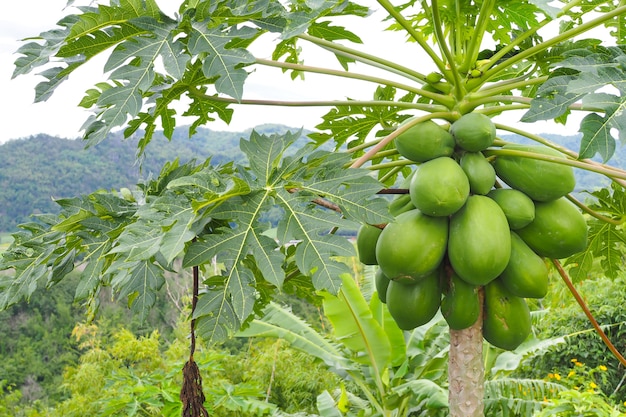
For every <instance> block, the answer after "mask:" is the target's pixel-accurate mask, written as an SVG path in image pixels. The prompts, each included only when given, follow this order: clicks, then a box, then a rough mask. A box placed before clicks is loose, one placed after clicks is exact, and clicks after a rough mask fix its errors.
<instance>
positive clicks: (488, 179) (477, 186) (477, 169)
mask: <svg viewBox="0 0 626 417" xmlns="http://www.w3.org/2000/svg"><path fill="white" fill-rule="evenodd" d="M459 164H460V165H461V168H462V169H463V171H464V172H465V175H466V176H467V179H468V180H469V185H470V191H471V192H472V193H474V194H482V195H485V194H487V193H488V192H489V190H491V189H492V188H493V185H494V184H495V182H496V171H495V170H494V169H493V166H492V165H491V164H490V163H489V161H487V159H486V158H485V157H484V156H483V154H482V153H480V152H465V153H464V154H463V156H462V157H461V161H460V162H459Z"/></svg>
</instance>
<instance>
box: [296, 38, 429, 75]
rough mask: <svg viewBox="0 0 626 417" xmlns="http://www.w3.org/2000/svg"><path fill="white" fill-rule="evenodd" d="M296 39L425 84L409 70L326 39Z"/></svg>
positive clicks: (417, 73) (416, 73) (416, 72)
mask: <svg viewBox="0 0 626 417" xmlns="http://www.w3.org/2000/svg"><path fill="white" fill-rule="evenodd" d="M298 38H300V39H303V40H307V41H309V42H311V43H313V44H316V45H317V46H319V47H321V48H324V49H326V50H329V51H331V52H333V53H336V54H339V55H342V56H347V57H349V58H353V59H355V60H357V61H359V62H362V63H364V64H368V65H371V66H374V67H376V68H380V69H383V70H386V71H390V72H393V73H395V74H398V75H401V76H404V77H406V78H409V79H410V80H412V81H419V82H421V83H424V82H426V76H425V75H424V74H422V73H420V72H418V71H415V70H413V69H411V68H408V67H405V66H403V65H400V64H398V63H396V62H393V61H388V60H386V59H383V58H381V57H379V56H376V55H371V54H368V53H365V52H362V51H359V50H357V49H353V48H350V47H347V46H344V45H341V44H339V43H336V42H330V41H327V40H326V39H322V38H318V37H316V36H311V35H307V34H301V35H298Z"/></svg>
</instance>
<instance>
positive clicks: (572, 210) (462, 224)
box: [357, 113, 587, 350]
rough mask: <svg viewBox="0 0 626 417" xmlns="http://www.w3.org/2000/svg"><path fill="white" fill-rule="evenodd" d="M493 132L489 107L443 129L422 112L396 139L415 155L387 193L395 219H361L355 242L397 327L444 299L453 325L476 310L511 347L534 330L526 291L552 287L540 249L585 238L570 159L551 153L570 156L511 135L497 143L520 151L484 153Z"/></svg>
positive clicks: (578, 245) (559, 254)
mask: <svg viewBox="0 0 626 417" xmlns="http://www.w3.org/2000/svg"><path fill="white" fill-rule="evenodd" d="M495 137H496V128H495V126H494V124H493V123H492V121H491V120H490V119H489V118H488V117H487V116H484V115H482V114H480V113H469V114H466V115H464V116H462V117H461V118H459V119H458V120H457V121H455V122H454V123H452V125H451V126H450V128H449V129H448V130H446V129H445V128H443V127H442V126H440V125H438V124H437V123H435V122H433V121H426V122H421V123H418V124H415V125H414V126H412V127H411V128H409V129H407V130H406V131H405V132H404V133H402V134H400V135H399V136H397V137H396V139H395V145H396V148H397V150H398V152H399V153H400V154H401V155H402V156H403V157H405V158H407V159H409V160H411V161H414V162H415V163H416V164H415V169H414V170H413V172H412V173H411V175H410V176H408V177H407V178H406V179H405V180H404V183H403V184H402V185H401V187H400V188H402V189H407V190H408V193H407V194H400V195H398V196H397V197H396V198H395V199H394V200H393V201H392V202H391V203H390V212H391V214H392V215H394V220H393V221H392V222H390V223H388V224H387V225H385V226H384V227H380V225H378V226H376V225H367V224H366V225H363V226H362V227H361V228H360V229H359V232H358V235H357V250H358V254H359V258H360V260H361V262H363V263H364V264H367V265H378V269H377V272H376V287H377V291H378V295H379V297H380V299H381V300H382V301H383V302H385V303H386V304H387V306H388V308H389V312H390V314H391V315H392V317H393V318H394V319H395V321H396V322H397V324H398V326H399V327H400V328H401V329H405V330H410V329H413V328H415V327H418V326H420V325H423V324H425V323H427V322H428V321H430V320H431V319H432V318H433V317H434V316H435V314H436V313H437V311H438V310H439V309H441V312H442V314H443V316H444V318H445V319H446V321H447V322H448V325H449V326H450V328H452V329H457V330H460V329H464V328H467V327H469V326H471V325H473V324H474V323H475V322H476V321H477V320H478V318H479V317H482V320H483V336H484V338H485V340H487V341H488V342H489V343H491V344H492V345H494V346H496V347H499V348H502V349H507V350H512V349H515V348H516V347H517V346H519V345H520V344H521V343H522V342H523V341H524V340H525V339H526V337H527V336H528V334H529V333H530V331H531V320H530V310H529V307H528V305H527V302H526V298H542V297H544V296H545V295H546V293H547V289H548V275H549V273H548V266H547V262H546V258H556V259H560V258H565V257H568V256H571V255H573V254H575V253H577V252H579V251H582V250H583V249H584V248H585V247H586V245H587V225H586V222H585V219H584V217H583V215H582V213H581V212H580V211H579V210H578V208H577V207H576V206H575V205H574V204H572V203H571V202H570V201H569V200H568V199H567V198H566V197H565V196H566V195H567V194H568V193H570V192H571V191H573V189H574V186H575V180H574V173H573V170H572V168H571V167H570V166H568V165H564V164H559V163H558V162H555V161H558V158H564V157H565V156H564V155H563V154H561V153H560V152H557V151H555V150H553V149H551V148H548V147H546V146H543V145H538V146H537V145H530V146H528V145H513V144H509V145H504V146H503V148H504V149H510V150H516V151H523V152H518V153H516V152H508V153H507V154H504V153H501V155H498V156H495V157H491V158H486V157H485V156H484V154H483V151H485V150H486V149H487V148H489V147H491V146H492V145H493V143H494V140H495ZM524 152H532V153H533V154H534V155H545V156H546V158H543V159H535V158H531V157H528V156H529V154H528V153H526V154H524ZM481 288H484V291H483V292H482V293H483V294H484V303H481V300H480V298H479V297H480V292H481V291H480V289H481ZM481 312H482V314H481Z"/></svg>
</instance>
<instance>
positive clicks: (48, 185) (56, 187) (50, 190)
mask: <svg viewBox="0 0 626 417" xmlns="http://www.w3.org/2000/svg"><path fill="white" fill-rule="evenodd" d="M256 130H257V131H258V132H261V133H265V134H271V133H276V132H281V133H282V132H284V131H286V130H291V131H295V130H297V128H289V127H287V126H280V125H263V126H258V127H257V128H256ZM186 132H187V130H186V129H180V130H179V131H178V132H176V133H175V134H174V137H173V138H172V140H171V141H168V140H167V139H166V138H165V137H164V136H163V135H162V134H159V133H156V134H155V136H154V139H153V141H152V143H151V144H150V146H148V148H147V152H146V155H145V159H144V160H143V162H142V165H141V167H140V165H138V164H136V163H135V153H136V142H137V140H138V139H137V140H132V139H128V140H124V139H123V138H122V135H121V134H118V135H112V136H111V137H110V138H109V139H108V140H106V141H104V142H102V143H100V144H98V145H97V146H95V147H92V148H88V149H84V143H83V142H82V141H80V140H72V139H63V138H58V137H52V136H48V135H45V134H40V135H37V136H32V137H30V138H26V139H18V140H13V141H9V142H6V143H4V144H2V145H0V233H2V232H10V231H14V230H15V229H16V227H17V225H18V224H20V223H24V222H26V221H28V220H29V216H30V215H31V214H33V213H50V212H55V211H56V210H57V206H56V204H55V203H54V201H53V199H54V198H61V197H72V196H76V195H80V194H86V193H91V192H93V191H96V190H99V189H119V188H121V187H132V186H134V185H135V184H137V183H138V182H140V180H141V179H145V178H149V177H151V176H154V175H157V174H158V172H159V171H160V169H161V167H162V166H163V164H164V163H165V162H166V161H170V160H172V159H173V158H174V157H178V158H180V160H181V161H182V162H185V161H188V160H190V159H194V158H195V159H198V160H205V159H206V158H207V157H209V156H211V160H212V162H213V163H215V164H219V163H223V162H225V161H229V160H239V159H241V158H243V154H242V153H241V152H240V150H239V140H240V139H241V138H242V137H245V138H247V137H248V136H249V135H250V131H244V132H220V131H212V130H210V129H202V128H201V129H198V132H197V134H196V135H194V136H193V137H192V138H188V137H187V134H186Z"/></svg>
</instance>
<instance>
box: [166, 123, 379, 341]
mask: <svg viewBox="0 0 626 417" xmlns="http://www.w3.org/2000/svg"><path fill="white" fill-rule="evenodd" d="M299 134H300V133H299V132H298V133H289V132H288V133H285V134H284V135H272V136H265V135H260V134H258V133H257V132H252V134H251V135H250V139H249V140H242V141H241V149H242V150H243V151H244V153H245V154H246V155H247V156H248V159H249V169H247V170H240V171H239V172H240V173H242V176H241V177H232V178H230V179H229V180H228V181H226V180H224V179H221V180H219V179H218V178H211V176H210V175H209V176H205V177H201V176H200V173H198V174H195V175H194V176H191V177H189V178H184V177H183V178H179V179H177V180H175V181H173V182H172V183H171V188H172V189H173V190H174V189H179V188H180V189H182V188H183V187H188V186H189V185H193V186H194V188H195V189H196V193H195V194H194V196H193V197H192V202H191V206H192V207H194V208H195V210H196V211H197V213H198V215H199V216H210V217H211V218H212V219H214V220H215V221H219V222H221V224H220V225H216V227H214V228H211V230H210V231H208V232H207V233H199V234H198V236H197V239H196V240H195V241H194V242H191V243H190V244H189V246H188V248H187V250H186V253H185V255H184V259H183V267H185V268H187V267H193V266H200V265H205V264H210V263H211V262H212V261H213V259H214V258H216V257H217V259H219V260H220V262H222V263H223V264H224V266H225V269H224V271H222V272H221V273H220V274H219V275H218V276H215V277H208V279H209V281H210V282H211V283H212V284H216V286H215V288H214V289H213V293H214V294H215V293H217V292H221V293H222V299H223V302H221V303H217V302H212V303H210V305H211V306H215V307H220V308H221V307H224V308H227V309H228V312H227V314H225V315H224V317H230V315H231V313H232V314H234V315H235V318H236V320H237V321H238V322H241V323H243V322H245V321H246V320H248V319H249V317H250V316H251V314H252V313H253V311H254V310H255V308H256V307H257V301H256V297H255V287H256V285H257V281H258V280H257V278H256V277H255V274H256V273H257V272H258V273H260V274H261V275H262V277H263V279H264V280H265V281H267V282H268V283H270V284H272V285H273V286H275V287H276V288H281V287H282V285H283V281H284V277H285V270H284V269H283V264H284V263H285V262H286V258H285V252H284V251H282V250H278V249H279V248H280V247H281V246H293V247H295V249H294V250H293V252H291V253H292V254H293V261H294V263H295V265H297V267H298V269H299V271H300V273H302V274H303V275H306V276H309V277H311V280H312V283H313V285H314V286H315V288H316V289H325V290H328V291H330V292H331V293H336V292H337V291H338V290H339V287H340V285H341V279H340V275H341V274H342V273H346V272H348V271H349V269H348V266H347V265H346V264H345V263H343V262H340V261H339V260H338V259H337V257H350V256H354V247H353V245H352V244H351V243H350V242H349V241H348V240H347V239H346V238H345V237H342V236H337V235H334V234H332V233H330V231H331V230H333V229H335V228H356V223H355V222H353V221H349V220H347V219H346V218H345V217H346V216H347V217H351V218H354V219H355V220H357V219H358V220H360V221H362V220H363V219H371V220H374V221H378V222H383V221H385V219H386V218H387V216H388V215H387V214H386V211H387V209H386V205H385V204H383V203H384V202H377V201H375V199H373V198H372V197H373V196H374V195H375V194H376V192H377V191H378V190H379V189H380V188H381V185H380V184H379V183H378V182H377V181H375V180H373V179H371V178H367V175H368V173H367V171H365V170H351V169H346V168H344V165H345V163H346V161H347V160H348V157H347V156H345V155H341V154H337V153H333V152H326V151H316V152H311V148H310V147H309V146H305V147H303V148H301V149H299V150H296V151H295V153H291V154H290V155H287V154H286V153H287V150H288V147H289V146H290V145H291V144H292V143H293V142H295V140H296V139H297V138H298V136H299ZM361 177H364V178H365V179H362V178H361ZM220 186H221V187H223V188H222V189H221V191H220V192H219V193H218V192H216V191H215V190H216V187H218V189H219V187H220ZM353 187H354V188H353ZM214 195H215V196H214ZM207 196H210V198H208V199H207ZM222 197H223V198H222ZM321 197H324V198H326V199H328V201H333V200H336V201H337V202H338V203H339V204H341V205H342V206H344V207H346V214H345V215H344V214H343V213H339V212H337V211H336V210H332V209H328V208H324V207H320V206H318V205H316V204H313V201H315V199H319V198H321ZM212 202H213V203H218V202H219V204H212ZM276 206H278V207H280V209H281V210H282V211H283V213H284V215H283V217H282V219H280V221H279V222H278V225H277V228H276V233H275V236H276V237H275V239H273V238H270V237H269V236H268V229H269V225H268V224H266V223H263V222H261V221H260V219H261V216H262V214H263V213H264V212H266V211H268V210H270V209H272V208H274V207H276ZM366 206H369V207H366ZM338 207H339V206H338ZM376 211H378V212H376ZM212 315H213V317H216V316H221V312H213V313H212ZM211 324H212V327H210V331H211V332H210V333H211V335H213V334H218V335H219V334H223V332H222V331H220V332H214V329H217V328H220V329H228V328H230V327H232V326H230V325H229V326H226V327H223V326H222V327H220V326H219V322H216V321H211ZM231 324H232V325H234V324H233V323H231ZM213 325H215V326H217V327H215V326H213Z"/></svg>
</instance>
